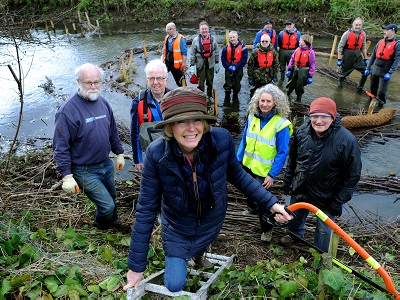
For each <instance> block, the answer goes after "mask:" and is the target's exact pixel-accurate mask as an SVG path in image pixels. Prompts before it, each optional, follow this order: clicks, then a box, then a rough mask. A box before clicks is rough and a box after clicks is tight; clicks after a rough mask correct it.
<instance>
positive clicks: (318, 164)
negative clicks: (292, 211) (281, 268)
mask: <svg viewBox="0 0 400 300" xmlns="http://www.w3.org/2000/svg"><path fill="white" fill-rule="evenodd" d="M309 116H310V120H309V121H308V122H306V123H305V124H303V125H302V126H301V127H299V129H297V131H296V133H295V134H294V136H293V141H292V144H291V146H290V150H289V156H288V162H287V166H286V171H285V176H284V179H283V184H284V190H285V194H287V193H288V192H289V191H291V195H292V196H291V199H290V204H294V203H297V202H307V203H311V204H313V205H315V206H316V207H318V208H319V209H320V210H322V211H323V212H324V213H325V214H326V215H327V216H328V217H329V218H330V219H332V220H333V221H334V220H335V218H336V217H337V216H340V215H341V214H342V206H343V204H344V203H346V202H348V201H349V200H350V199H351V197H352V196H353V192H354V190H355V188H356V186H357V183H358V181H359V180H360V176H361V153H360V149H359V147H358V142H357V139H356V138H355V137H354V135H353V134H352V133H351V132H350V131H348V130H347V129H346V128H344V127H343V126H342V122H341V120H340V116H339V114H338V113H337V111H336V103H335V102H334V101H333V100H332V99H329V98H326V97H321V98H317V99H316V100H314V101H313V102H312V103H311V105H310V114H309ZM308 212H309V211H308V210H306V209H300V210H297V211H296V215H297V218H296V220H295V221H294V222H293V223H292V224H290V225H289V231H290V232H292V233H294V234H295V235H297V236H300V237H302V236H303V235H304V232H305V230H306V226H305V224H306V219H307V215H308ZM331 233H332V229H331V228H330V227H329V226H328V225H326V224H325V222H323V221H321V220H320V219H319V218H317V226H316V229H315V233H314V245H315V246H316V247H318V248H319V249H321V250H322V251H324V252H328V249H329V244H330V237H331ZM279 242H280V243H281V244H282V245H284V246H288V245H291V244H292V243H294V242H295V240H294V239H293V238H292V236H291V235H285V236H283V237H282V238H281V239H280V240H279Z"/></svg>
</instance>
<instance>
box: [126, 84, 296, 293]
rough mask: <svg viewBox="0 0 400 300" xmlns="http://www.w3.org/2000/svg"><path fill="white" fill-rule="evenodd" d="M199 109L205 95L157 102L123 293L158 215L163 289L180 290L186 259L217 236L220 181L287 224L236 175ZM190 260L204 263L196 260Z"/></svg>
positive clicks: (231, 154) (141, 265)
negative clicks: (157, 131)
mask: <svg viewBox="0 0 400 300" xmlns="http://www.w3.org/2000/svg"><path fill="white" fill-rule="evenodd" d="M206 103H207V102H206V96H205V94H204V93H203V92H202V91H200V90H199V89H196V88H193V87H181V88H178V89H176V90H173V91H170V92H168V93H167V94H165V96H164V99H163V101H162V102H161V111H162V115H163V120H164V121H162V122H160V123H158V124H156V125H155V127H156V128H163V138H159V139H157V140H155V141H154V142H153V143H152V144H151V145H149V147H148V148H147V152H146V158H145V160H144V166H143V171H142V179H141V185H140V193H139V200H138V204H137V206H136V221H135V224H134V227H133V231H132V236H131V245H130V249H129V257H128V266H129V269H130V270H129V271H128V274H127V281H128V283H127V285H126V286H125V287H124V289H128V288H130V287H134V288H135V289H138V288H139V283H140V281H141V279H142V276H143V271H144V270H145V268H146V264H147V253H148V250H149V241H150V237H151V233H152V230H153V226H154V222H155V219H156V217H157V213H158V212H159V211H161V224H162V230H161V236H162V242H163V248H164V252H165V262H166V267H165V273H164V284H165V286H166V287H167V288H168V289H169V290H170V291H171V292H177V291H180V290H182V289H183V288H184V286H185V284H186V262H187V260H188V259H190V258H192V257H194V256H196V255H198V256H200V257H202V256H201V255H202V253H203V252H204V251H205V250H206V249H207V248H208V247H209V246H210V244H211V243H212V242H213V241H214V240H215V239H216V238H217V236H218V234H219V232H220V230H221V227H222V224H223V222H224V218H225V215H226V210H227V206H228V191H227V182H230V183H232V184H233V185H235V186H236V187H237V188H238V189H239V190H241V191H242V192H243V193H245V194H246V195H247V196H248V197H250V198H251V199H252V200H253V201H255V202H257V203H259V204H261V205H264V206H265V208H266V209H268V210H269V211H270V212H271V213H273V212H277V213H279V214H277V215H276V217H275V219H276V221H278V222H285V221H288V220H289V219H291V217H290V216H289V215H288V214H287V213H286V212H285V210H284V207H283V206H282V205H280V204H278V203H277V202H278V200H277V198H276V197H275V196H274V195H272V194H271V193H270V192H268V191H267V190H265V189H264V188H263V186H262V185H261V184H260V183H259V182H258V181H257V180H256V179H253V178H252V177H251V176H250V175H249V174H248V173H246V172H245V171H244V170H243V169H242V167H241V165H240V164H239V162H238V160H237V159H236V155H235V145H234V142H233V139H232V136H231V135H230V133H229V132H228V131H227V130H225V129H222V128H217V127H214V128H212V130H211V126H210V124H212V123H215V122H216V121H217V119H216V117H214V116H210V115H208V114H207V104H206ZM198 262H199V263H200V264H202V263H204V257H203V260H198ZM208 263H209V262H208Z"/></svg>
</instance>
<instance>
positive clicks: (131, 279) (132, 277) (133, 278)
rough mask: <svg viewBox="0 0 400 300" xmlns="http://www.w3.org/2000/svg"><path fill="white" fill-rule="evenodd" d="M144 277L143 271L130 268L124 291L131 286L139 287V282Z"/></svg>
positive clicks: (136, 288)
mask: <svg viewBox="0 0 400 300" xmlns="http://www.w3.org/2000/svg"><path fill="white" fill-rule="evenodd" d="M142 278H143V272H141V273H137V272H133V271H132V270H129V271H128V273H127V274H126V279H127V280H128V282H127V284H126V285H125V286H124V291H126V290H127V289H129V288H132V287H133V288H134V289H135V290H138V289H139V283H140V281H141V280H142Z"/></svg>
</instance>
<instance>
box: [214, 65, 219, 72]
mask: <svg viewBox="0 0 400 300" xmlns="http://www.w3.org/2000/svg"><path fill="white" fill-rule="evenodd" d="M214 71H215V74H218V72H219V65H215V67H214Z"/></svg>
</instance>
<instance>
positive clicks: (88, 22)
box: [85, 11, 91, 30]
mask: <svg viewBox="0 0 400 300" xmlns="http://www.w3.org/2000/svg"><path fill="white" fill-rule="evenodd" d="M85 16H86V20H87V24H88V28H89V30H90V26H91V24H90V19H89V16H88V13H87V11H85Z"/></svg>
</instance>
